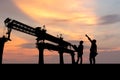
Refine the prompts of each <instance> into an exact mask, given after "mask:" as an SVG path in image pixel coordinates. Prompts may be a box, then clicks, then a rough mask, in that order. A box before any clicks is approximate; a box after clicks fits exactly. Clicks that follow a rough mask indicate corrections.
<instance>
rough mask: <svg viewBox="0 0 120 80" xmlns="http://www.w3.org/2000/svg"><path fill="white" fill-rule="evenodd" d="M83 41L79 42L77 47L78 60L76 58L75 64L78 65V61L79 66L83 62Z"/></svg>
mask: <svg viewBox="0 0 120 80" xmlns="http://www.w3.org/2000/svg"><path fill="white" fill-rule="evenodd" d="M83 49H84V47H83V41H80V43H79V46H78V58H77V63H78V64H79V61H80V64H82V62H83V58H82V55H83Z"/></svg>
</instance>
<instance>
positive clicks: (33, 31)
mask: <svg viewBox="0 0 120 80" xmlns="http://www.w3.org/2000/svg"><path fill="white" fill-rule="evenodd" d="M4 23H5V25H6V27H7V28H8V29H14V30H17V31H20V32H23V33H26V34H29V35H32V36H35V37H37V39H38V40H42V39H43V38H44V39H45V40H48V41H52V42H54V43H57V44H63V45H64V46H68V45H71V44H70V43H69V42H67V41H64V40H63V39H61V38H58V37H54V36H52V35H50V34H48V33H46V30H44V29H39V28H40V27H37V28H33V27H31V26H28V25H26V24H24V23H21V22H19V21H16V20H12V19H10V18H7V19H6V20H5V21H4Z"/></svg>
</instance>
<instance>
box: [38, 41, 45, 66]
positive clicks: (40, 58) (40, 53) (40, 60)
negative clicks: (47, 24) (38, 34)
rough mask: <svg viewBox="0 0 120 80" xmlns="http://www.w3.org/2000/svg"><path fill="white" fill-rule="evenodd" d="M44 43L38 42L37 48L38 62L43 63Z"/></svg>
mask: <svg viewBox="0 0 120 80" xmlns="http://www.w3.org/2000/svg"><path fill="white" fill-rule="evenodd" d="M44 46H45V44H44V43H38V44H37V48H38V50H39V64H44Z"/></svg>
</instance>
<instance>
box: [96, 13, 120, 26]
mask: <svg viewBox="0 0 120 80" xmlns="http://www.w3.org/2000/svg"><path fill="white" fill-rule="evenodd" d="M117 22H120V15H118V14H111V15H105V16H103V17H101V18H99V19H98V24H99V25H106V24H114V23H117Z"/></svg>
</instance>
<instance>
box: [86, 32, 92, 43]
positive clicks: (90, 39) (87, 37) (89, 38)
mask: <svg viewBox="0 0 120 80" xmlns="http://www.w3.org/2000/svg"><path fill="white" fill-rule="evenodd" d="M85 36H86V37H87V38H88V40H89V41H90V42H92V40H91V38H90V37H89V36H88V35H87V34H86V35H85Z"/></svg>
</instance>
